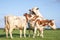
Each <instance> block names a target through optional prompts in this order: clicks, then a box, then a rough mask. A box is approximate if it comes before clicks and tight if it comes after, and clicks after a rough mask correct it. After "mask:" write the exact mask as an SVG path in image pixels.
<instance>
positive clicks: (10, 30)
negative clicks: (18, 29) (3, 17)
mask: <svg viewBox="0 0 60 40" xmlns="http://www.w3.org/2000/svg"><path fill="white" fill-rule="evenodd" d="M12 31H13V28H10V29H9V33H10V37H11V39H13V37H12Z"/></svg>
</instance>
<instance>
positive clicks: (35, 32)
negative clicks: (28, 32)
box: [33, 27, 37, 38]
mask: <svg viewBox="0 0 60 40" xmlns="http://www.w3.org/2000/svg"><path fill="white" fill-rule="evenodd" d="M36 30H37V27H35V28H34V34H33V38H35V36H36Z"/></svg>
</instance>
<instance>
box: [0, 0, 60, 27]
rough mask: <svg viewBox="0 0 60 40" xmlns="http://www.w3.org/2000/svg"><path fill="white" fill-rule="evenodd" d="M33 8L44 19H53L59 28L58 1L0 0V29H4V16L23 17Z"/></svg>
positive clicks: (59, 10)
mask: <svg viewBox="0 0 60 40" xmlns="http://www.w3.org/2000/svg"><path fill="white" fill-rule="evenodd" d="M35 6H37V7H39V10H40V13H41V14H42V15H43V16H44V17H45V18H46V19H54V20H55V23H56V26H57V27H58V28H60V0H0V28H4V16H5V15H15V16H23V14H24V13H26V12H27V13H28V12H29V11H28V10H29V9H31V8H32V7H35Z"/></svg>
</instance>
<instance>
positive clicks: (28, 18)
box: [24, 13, 31, 21]
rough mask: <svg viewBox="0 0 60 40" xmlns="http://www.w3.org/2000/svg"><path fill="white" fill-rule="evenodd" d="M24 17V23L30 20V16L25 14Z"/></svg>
mask: <svg viewBox="0 0 60 40" xmlns="http://www.w3.org/2000/svg"><path fill="white" fill-rule="evenodd" d="M24 16H25V17H26V21H28V20H30V18H31V15H30V14H27V13H25V14H24Z"/></svg>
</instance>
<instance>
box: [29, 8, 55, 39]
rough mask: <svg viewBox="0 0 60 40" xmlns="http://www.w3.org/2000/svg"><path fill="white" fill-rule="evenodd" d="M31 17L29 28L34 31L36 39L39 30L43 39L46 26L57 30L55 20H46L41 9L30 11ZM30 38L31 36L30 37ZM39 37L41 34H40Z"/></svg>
mask: <svg viewBox="0 0 60 40" xmlns="http://www.w3.org/2000/svg"><path fill="white" fill-rule="evenodd" d="M29 11H30V12H29V13H30V15H32V16H33V17H32V19H31V20H30V21H29V25H30V26H29V27H30V28H33V29H34V34H33V38H35V35H36V30H37V29H38V30H39V31H40V32H41V35H40V36H41V37H42V38H43V37H44V36H43V29H44V28H45V27H46V26H49V27H51V28H52V29H56V25H55V21H54V20H46V19H45V18H44V17H43V16H42V15H41V14H40V13H39V8H37V7H34V8H32V9H30V10H29ZM29 36H30V35H29ZM38 36H39V34H38Z"/></svg>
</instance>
